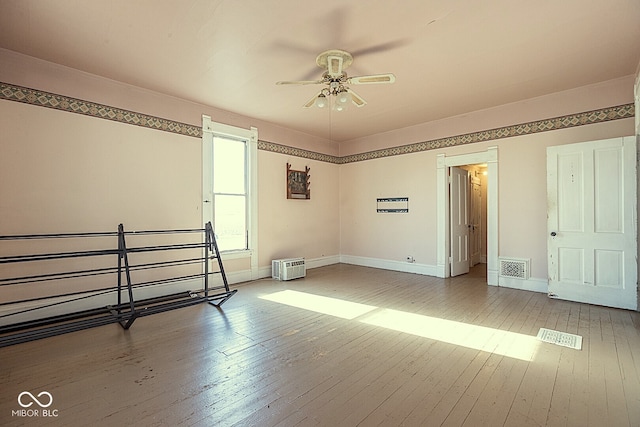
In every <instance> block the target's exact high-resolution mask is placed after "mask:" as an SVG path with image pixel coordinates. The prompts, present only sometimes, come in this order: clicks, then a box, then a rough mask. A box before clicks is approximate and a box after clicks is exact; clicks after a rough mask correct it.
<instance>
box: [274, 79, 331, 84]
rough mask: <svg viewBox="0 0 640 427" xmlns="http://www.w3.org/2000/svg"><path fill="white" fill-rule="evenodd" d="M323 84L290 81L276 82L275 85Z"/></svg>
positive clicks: (308, 81) (316, 81) (310, 81)
mask: <svg viewBox="0 0 640 427" xmlns="http://www.w3.org/2000/svg"><path fill="white" fill-rule="evenodd" d="M320 83H323V80H292V81H286V80H285V81H282V82H276V84H277V85H317V84H320Z"/></svg>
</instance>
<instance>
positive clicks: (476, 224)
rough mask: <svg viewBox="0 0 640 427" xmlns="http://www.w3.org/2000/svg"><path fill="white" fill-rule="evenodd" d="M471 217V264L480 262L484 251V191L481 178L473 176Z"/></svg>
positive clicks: (471, 179) (471, 181) (471, 180)
mask: <svg viewBox="0 0 640 427" xmlns="http://www.w3.org/2000/svg"><path fill="white" fill-rule="evenodd" d="M470 183H471V188H470V210H469V212H470V218H469V233H470V234H469V241H470V242H471V243H470V248H471V250H470V252H471V254H470V255H469V259H470V261H471V266H472V267H473V266H474V265H476V264H478V263H480V257H481V253H482V192H481V186H480V178H478V177H475V176H472V177H471V178H470Z"/></svg>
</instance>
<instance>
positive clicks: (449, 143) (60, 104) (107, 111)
mask: <svg viewBox="0 0 640 427" xmlns="http://www.w3.org/2000/svg"><path fill="white" fill-rule="evenodd" d="M0 99H6V100H9V101H16V102H22V103H25V104H31V105H36V106H40V107H46V108H53V109H56V110H62V111H67V112H69V113H76V114H83V115H86V116H91V117H97V118H101V119H106V120H112V121H116V122H121V123H126V124H130V125H135V126H142V127H146V128H150V129H156V130H161V131H165V132H172V133H177V134H180V135H185V136H191V137H194V138H201V137H202V127H201V126H194V125H189V124H186V123H180V122H175V121H172V120H167V119H162V118H159V117H154V116H149V115H146V114H140V113H136V112H133V111H128V110H123V109H120V108H115V107H109V106H107V105H103V104H96V103H94V102H89V101H84V100H81V99H76V98H70V97H67V96H62V95H56V94H53V93H49V92H42V91H38V90H35V89H30V88H26V87H22V86H16V85H11V84H8V83H2V82H0ZM634 114H635V108H634V104H633V103H630V104H623V105H618V106H615V107H608V108H601V109H598V110H593V111H586V112H583V113H576V114H569V115H566V116H561V117H555V118H551V119H544V120H537V121H533V122H528V123H522V124H518V125H512V126H506V127H501V128H496V129H490V130H485V131H479V132H472V133H467V134H463V135H456V136H451V137H446V138H439V139H434V140H430V141H423V142H416V143H412V144H407V145H401V146H398V147H391V148H385V149H381V150H375V151H369V152H366V153H359V154H351V155H348V156H342V157H338V156H331V155H328V154H322V153H316V152H314V151H308V150H304V149H301V148H295V147H289V146H286V145H281V144H276V143H274V142H268V141H258V149H259V150H264V151H270V152H273V153H279V154H286V155H290V156H295V157H302V158H305V159H311V160H318V161H321V162H328V163H335V164H346V163H354V162H361V161H365V160H372V159H379V158H383V157H390V156H398V155H402V154H410V153H417V152H421V151H428V150H435V149H438V148H446V147H453V146H457V145H466V144H473V143H476V142H485V141H492V140H496V139H503V138H511V137H514V136H522V135H531V134H535V133H540V132H547V131H552V130H560V129H567V128H572V127H576V126H584V125H590V124H596V123H603V122H608V121H612V120H620V119H627V118H631V117H634Z"/></svg>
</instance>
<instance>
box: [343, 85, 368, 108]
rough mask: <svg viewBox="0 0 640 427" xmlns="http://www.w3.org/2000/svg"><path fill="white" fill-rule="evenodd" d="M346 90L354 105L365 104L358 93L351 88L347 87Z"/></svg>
mask: <svg viewBox="0 0 640 427" xmlns="http://www.w3.org/2000/svg"><path fill="white" fill-rule="evenodd" d="M347 92H349V93H350V94H351V102H353V103H354V104H355V106H356V107H364V106H365V105H367V101H365V100H364V99H362V98H361V97H360V95H358V94H357V93H355V92H354V91H352V90H351V89H347Z"/></svg>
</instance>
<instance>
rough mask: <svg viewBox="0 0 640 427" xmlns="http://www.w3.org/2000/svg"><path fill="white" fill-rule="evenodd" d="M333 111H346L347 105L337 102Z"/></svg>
mask: <svg viewBox="0 0 640 427" xmlns="http://www.w3.org/2000/svg"><path fill="white" fill-rule="evenodd" d="M333 109H334V110H336V111H338V112H340V111H344V110H346V109H347V104H341V103H339V102H336V103H335V104H333Z"/></svg>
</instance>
